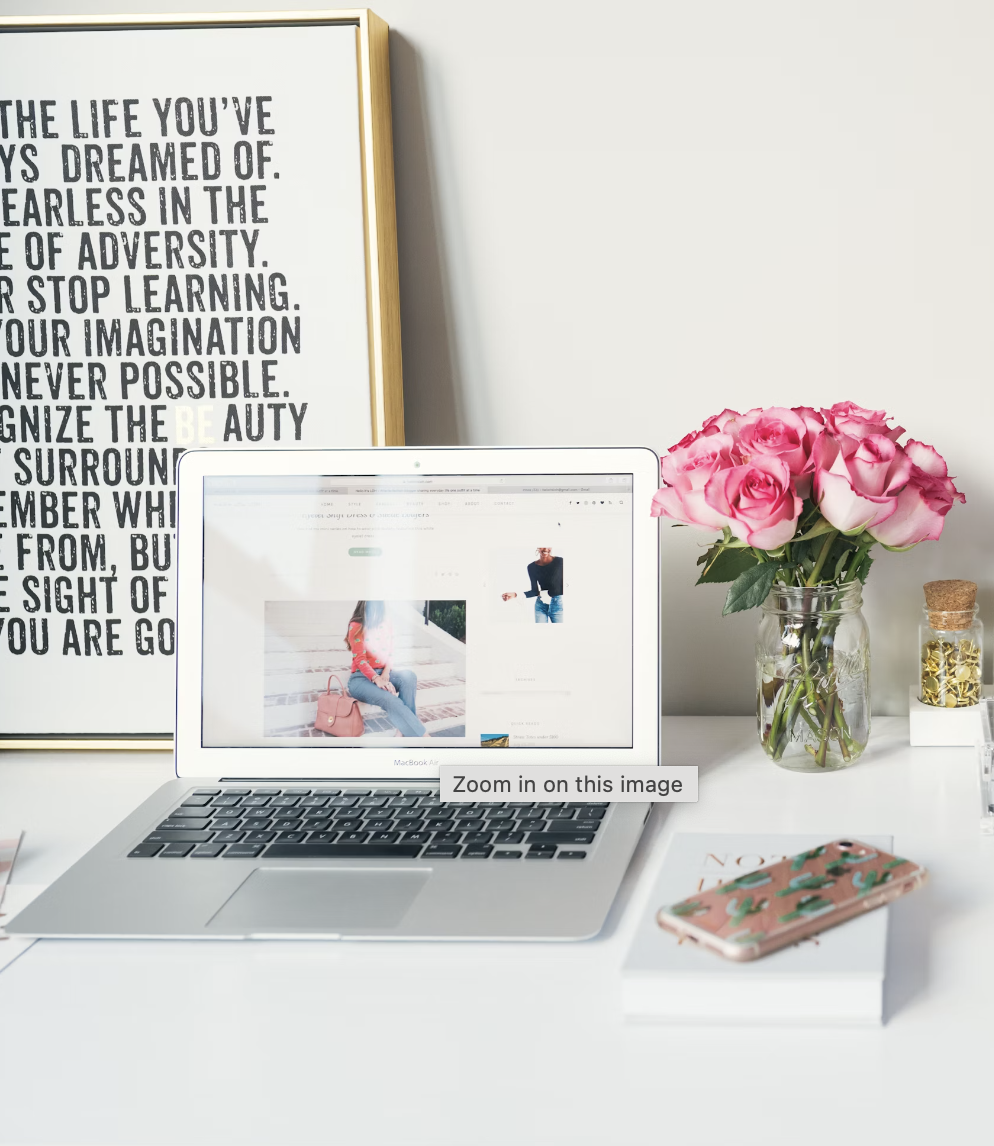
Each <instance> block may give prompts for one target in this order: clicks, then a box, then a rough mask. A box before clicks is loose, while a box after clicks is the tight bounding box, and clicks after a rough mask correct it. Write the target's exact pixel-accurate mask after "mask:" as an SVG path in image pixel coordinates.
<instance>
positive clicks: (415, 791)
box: [404, 788, 432, 796]
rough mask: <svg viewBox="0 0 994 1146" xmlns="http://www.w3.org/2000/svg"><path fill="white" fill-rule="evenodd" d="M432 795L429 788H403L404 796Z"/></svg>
mask: <svg viewBox="0 0 994 1146" xmlns="http://www.w3.org/2000/svg"><path fill="white" fill-rule="evenodd" d="M431 794H432V791H431V788H405V789H404V795H405V796H430V795H431Z"/></svg>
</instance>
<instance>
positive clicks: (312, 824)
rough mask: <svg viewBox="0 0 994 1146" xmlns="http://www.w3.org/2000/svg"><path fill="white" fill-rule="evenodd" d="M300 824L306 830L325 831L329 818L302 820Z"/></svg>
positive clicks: (329, 823) (328, 825)
mask: <svg viewBox="0 0 994 1146" xmlns="http://www.w3.org/2000/svg"><path fill="white" fill-rule="evenodd" d="M300 826H301V827H302V828H303V829H304V831H307V832H326V831H327V830H328V828H329V827H330V826H331V820H304V822H303V823H302V824H301V825H300Z"/></svg>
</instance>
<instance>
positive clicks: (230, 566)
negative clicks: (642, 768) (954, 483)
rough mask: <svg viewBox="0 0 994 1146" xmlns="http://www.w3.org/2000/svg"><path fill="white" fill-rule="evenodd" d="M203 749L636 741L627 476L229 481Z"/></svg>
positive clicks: (213, 516) (220, 490)
mask: <svg viewBox="0 0 994 1146" xmlns="http://www.w3.org/2000/svg"><path fill="white" fill-rule="evenodd" d="M203 593H204V600H203V605H204V661H203V728H202V741H203V744H204V746H205V747H272V746H274V745H279V746H281V747H286V746H297V747H301V748H316V747H332V748H334V747H345V746H347V747H353V748H354V747H356V746H359V747H373V748H383V747H388V746H390V744H391V743H393V742H394V741H399V742H401V743H404V744H407V745H416V744H425V745H431V747H432V749H433V750H434V749H435V748H439V749H442V748H446V747H457V746H458V747H460V748H465V747H467V746H472V747H480V748H531V749H534V748H542V747H548V748H569V747H580V746H583V747H612V748H625V747H630V746H631V744H632V700H631V694H632V625H633V617H632V478H631V475H629V474H580V475H567V476H559V475H557V476H551V477H550V476H548V475H541V474H536V475H526V476H522V475H511V476H503V475H482V476H481V475H476V476H451V475H450V476H444V477H443V476H424V477H420V476H419V477H354V478H350V477H326V478H317V477H313V478H298V477H223V478H220V477H216V478H206V479H205V487H204V584H203Z"/></svg>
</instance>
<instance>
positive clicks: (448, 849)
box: [425, 844, 462, 859]
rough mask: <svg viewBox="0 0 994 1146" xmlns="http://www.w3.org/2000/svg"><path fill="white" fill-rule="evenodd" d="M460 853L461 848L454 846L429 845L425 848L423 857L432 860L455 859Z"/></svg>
mask: <svg viewBox="0 0 994 1146" xmlns="http://www.w3.org/2000/svg"><path fill="white" fill-rule="evenodd" d="M461 851H462V848H460V847H457V846H456V845H455V844H429V845H428V846H427V847H426V848H425V855H426V856H431V857H432V859H436V858H438V859H455V858H456V856H457V855H458V854H459V853H460V852H461Z"/></svg>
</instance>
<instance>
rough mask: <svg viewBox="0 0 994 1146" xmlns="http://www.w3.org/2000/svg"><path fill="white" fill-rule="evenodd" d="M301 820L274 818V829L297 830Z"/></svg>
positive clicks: (278, 830) (280, 830)
mask: <svg viewBox="0 0 994 1146" xmlns="http://www.w3.org/2000/svg"><path fill="white" fill-rule="evenodd" d="M300 824H301V821H300V820H296V819H294V820H273V824H272V826H273V830H274V831H277V832H295V831H296V830H297V829H298V828H299V827H300Z"/></svg>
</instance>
